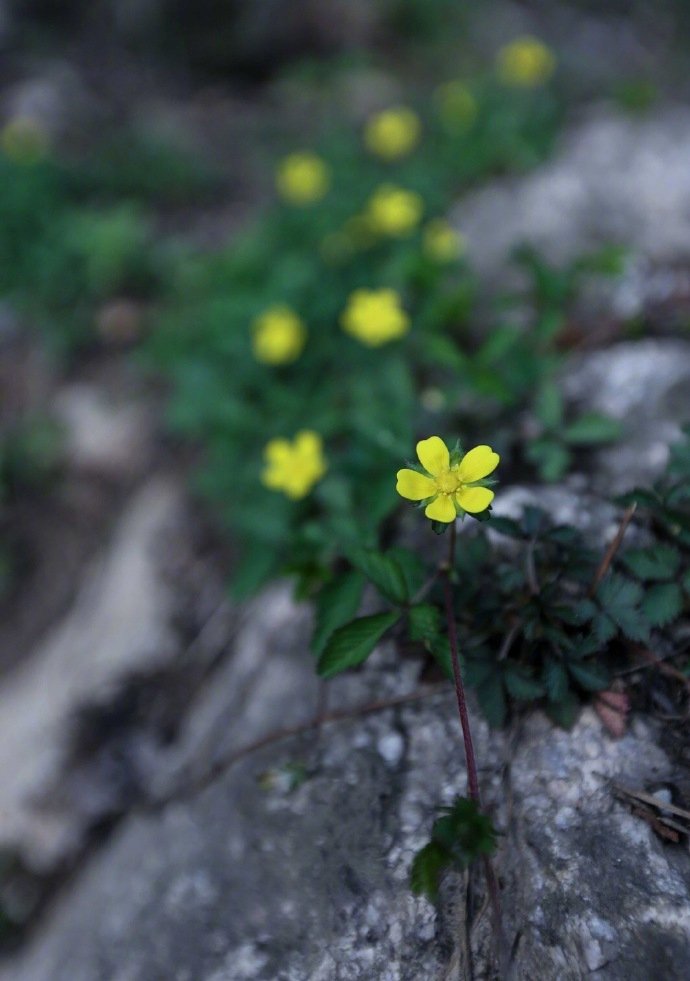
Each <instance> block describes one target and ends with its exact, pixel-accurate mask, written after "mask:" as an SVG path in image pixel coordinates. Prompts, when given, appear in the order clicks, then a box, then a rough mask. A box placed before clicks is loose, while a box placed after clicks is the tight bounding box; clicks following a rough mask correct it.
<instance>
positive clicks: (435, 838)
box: [410, 797, 496, 902]
mask: <svg viewBox="0 0 690 981" xmlns="http://www.w3.org/2000/svg"><path fill="white" fill-rule="evenodd" d="M495 850H496V832H495V830H494V827H493V825H492V823H491V820H490V819H489V818H488V817H487V816H486V815H485V814H482V813H481V811H480V810H479V808H478V806H477V804H476V802H475V801H473V800H469V799H468V798H466V797H456V798H455V800H454V802H453V804H452V806H451V807H444V808H442V809H441V816H440V817H439V818H437V819H436V821H434V825H433V828H432V830H431V841H429V843H428V844H426V845H425V846H424V847H423V848H422V849H420V851H418V852H417V854H416V855H415V857H414V860H413V862H412V869H411V872H410V881H411V886H412V891H413V892H414V893H415V894H416V895H424V896H426V897H427V898H428V899H430V900H432V902H433V901H435V900H436V899H437V897H438V889H439V884H440V879H441V875H442V874H443V872H445V871H446V870H448V869H455V870H457V871H462V870H463V869H465V868H467V867H468V866H469V865H471V864H472V862H474V861H475V860H476V859H478V858H481V857H482V856H484V855H491V854H492V853H493V852H494V851H495Z"/></svg>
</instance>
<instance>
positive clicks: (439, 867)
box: [410, 841, 453, 902]
mask: <svg viewBox="0 0 690 981" xmlns="http://www.w3.org/2000/svg"><path fill="white" fill-rule="evenodd" d="M452 861H453V859H452V856H451V855H449V854H448V852H447V851H446V850H445V848H443V846H442V845H439V844H438V842H436V841H430V842H429V843H428V844H427V845H425V846H424V848H421V849H420V850H419V851H418V852H417V854H416V855H415V857H414V859H413V861H412V868H411V870H410V888H411V889H412V892H413V893H414V894H415V895H416V896H426V897H427V899H430V900H431V901H432V902H434V901H435V900H436V898H437V897H438V887H439V882H440V879H441V874H442V872H443V871H444V869H446V868H448V866H449V865H451V864H452Z"/></svg>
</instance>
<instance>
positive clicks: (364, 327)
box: [340, 289, 410, 347]
mask: <svg viewBox="0 0 690 981" xmlns="http://www.w3.org/2000/svg"><path fill="white" fill-rule="evenodd" d="M340 322H341V324H342V327H343V330H344V331H346V332H347V333H348V334H352V336H353V337H356V338H357V340H358V341H361V342H362V344H366V345H367V347H380V346H381V345H382V344H387V343H388V342H389V341H395V340H397V339H398V338H399V337H402V336H403V335H404V334H406V333H407V332H408V330H409V329H410V321H409V318H408V316H407V314H406V313H405V311H404V310H403V309H402V307H401V305H400V296H399V295H398V294H397V293H396V292H395V290H388V289H381V290H355V291H354V293H351V294H350V296H349V298H348V301H347V306H346V308H345V310H344V311H343V314H342V316H341V318H340Z"/></svg>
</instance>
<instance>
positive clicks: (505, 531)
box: [491, 517, 524, 538]
mask: <svg viewBox="0 0 690 981" xmlns="http://www.w3.org/2000/svg"><path fill="white" fill-rule="evenodd" d="M491 530H492V531H497V532H498V533H499V534H500V535H506V536H507V537H508V538H523V537H524V536H523V534H522V529H521V528H520V525H519V524H518V523H517V521H513V519H512V518H503V517H494V518H492V519H491Z"/></svg>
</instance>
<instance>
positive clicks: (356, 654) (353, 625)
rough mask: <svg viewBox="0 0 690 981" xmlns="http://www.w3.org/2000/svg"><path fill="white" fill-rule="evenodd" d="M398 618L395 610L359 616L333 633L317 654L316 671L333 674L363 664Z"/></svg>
mask: <svg viewBox="0 0 690 981" xmlns="http://www.w3.org/2000/svg"><path fill="white" fill-rule="evenodd" d="M399 619H400V613H399V611H398V610H392V611H390V612H389V613H375V614H373V616H368V617H359V618H358V619H357V620H351V621H350V623H346V624H345V626H343V627H339V628H338V629H337V630H336V631H335V633H333V634H332V635H331V637H330V639H329V641H328V643H327V645H326V649H325V650H324V652H323V654H322V655H321V657H320V658H319V664H318V668H317V671H318V673H319V674H320V675H321V677H322V678H332V677H333V675H336V674H340V672H341V671H346V670H347V669H348V668H354V667H356V666H357V665H358V664H363V663H364V661H366V659H367V658H368V657H369V655H370V654H371V652H372V651H373V650H374V648H375V647H376V645H377V644H378V642H379V641H380V640H381V638H382V637H383V635H384V634H385V633H386V631H387V630H390V628H391V627H392V626H393V624H395V623H397V622H398V620H399Z"/></svg>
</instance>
